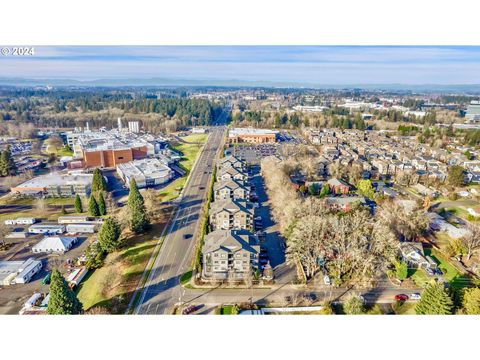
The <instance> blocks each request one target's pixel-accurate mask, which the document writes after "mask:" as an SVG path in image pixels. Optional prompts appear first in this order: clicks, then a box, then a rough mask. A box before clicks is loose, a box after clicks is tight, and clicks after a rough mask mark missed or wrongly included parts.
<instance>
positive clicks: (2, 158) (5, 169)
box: [0, 146, 17, 176]
mask: <svg viewBox="0 0 480 360" xmlns="http://www.w3.org/2000/svg"><path fill="white" fill-rule="evenodd" d="M16 174H17V166H16V165H15V161H14V160H13V156H12V152H11V151H10V146H8V147H7V149H6V150H5V151H2V152H1V153H0V176H12V175H16Z"/></svg>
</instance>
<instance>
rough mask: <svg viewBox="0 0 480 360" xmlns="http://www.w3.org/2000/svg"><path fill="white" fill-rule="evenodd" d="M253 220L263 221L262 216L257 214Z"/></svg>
mask: <svg viewBox="0 0 480 360" xmlns="http://www.w3.org/2000/svg"><path fill="white" fill-rule="evenodd" d="M253 220H255V221H262V217H261V216H256V217H255V218H254V219H253Z"/></svg>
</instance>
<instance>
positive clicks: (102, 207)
mask: <svg viewBox="0 0 480 360" xmlns="http://www.w3.org/2000/svg"><path fill="white" fill-rule="evenodd" d="M98 211H99V212H100V215H106V214H107V205H106V204H105V198H104V197H103V191H100V193H99V194H98Z"/></svg>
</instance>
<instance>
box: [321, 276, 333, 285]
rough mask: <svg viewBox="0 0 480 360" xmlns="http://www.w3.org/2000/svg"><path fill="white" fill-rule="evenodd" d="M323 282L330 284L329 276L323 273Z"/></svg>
mask: <svg viewBox="0 0 480 360" xmlns="http://www.w3.org/2000/svg"><path fill="white" fill-rule="evenodd" d="M323 282H324V283H325V285H332V281H331V280H330V276H328V275H325V276H324V277H323Z"/></svg>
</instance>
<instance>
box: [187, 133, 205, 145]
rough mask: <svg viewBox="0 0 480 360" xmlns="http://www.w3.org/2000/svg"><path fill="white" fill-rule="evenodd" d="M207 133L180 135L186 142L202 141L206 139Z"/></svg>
mask: <svg viewBox="0 0 480 360" xmlns="http://www.w3.org/2000/svg"><path fill="white" fill-rule="evenodd" d="M207 137H208V134H190V135H188V136H184V137H182V139H183V140H185V141H188V142H200V143H204V142H205V141H207Z"/></svg>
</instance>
